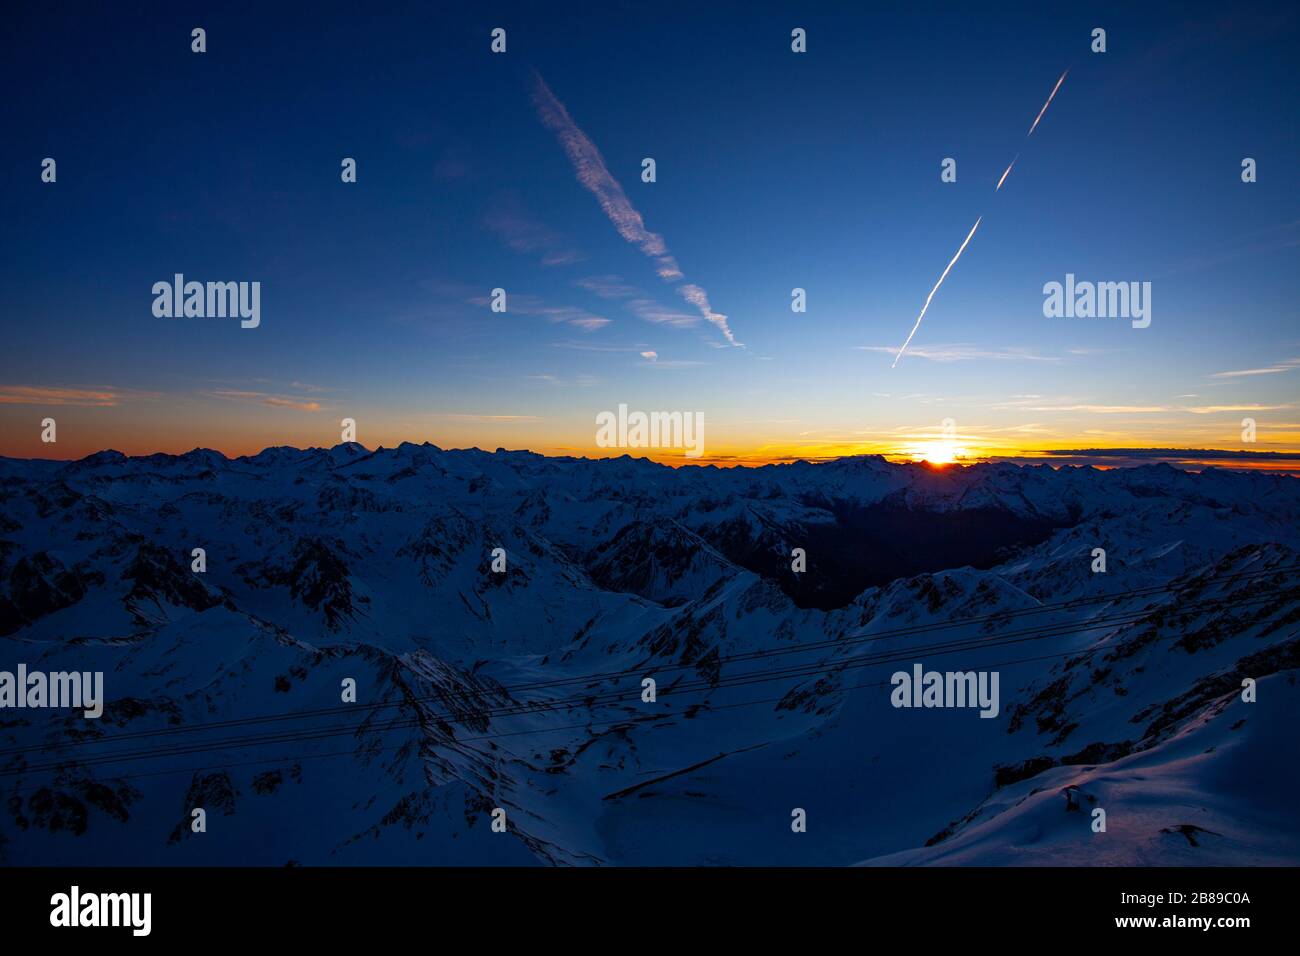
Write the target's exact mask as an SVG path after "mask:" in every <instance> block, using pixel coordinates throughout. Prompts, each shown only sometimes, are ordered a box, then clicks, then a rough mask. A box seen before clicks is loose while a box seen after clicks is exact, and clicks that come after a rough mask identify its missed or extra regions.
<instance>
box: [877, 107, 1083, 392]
mask: <svg viewBox="0 0 1300 956" xmlns="http://www.w3.org/2000/svg"><path fill="white" fill-rule="evenodd" d="M1058 85H1059V84H1058ZM983 218H984V217H983V216H980V217H979V219H976V220H975V225H973V226H971V227H970V232H969V233H967V235H966V238H965V240H963V242H962V244H961V247H960V248H959V249H958V250H957V254H956V255H955V256H953V257H952V262H949V263H948V268H946V269H944V270H943V275H941V276H939V281H938V282H936V283H935V284H934V288H933V289H931V290H930V294H929V295H927V296H926V297H925V305H923V306H921V314H920V315H918V316H917V317H916V325H914V326H912V331H911V332H909V333H908V334H907V341H906V342H904V343H903V347H902V348H901V349H899V350H898V354H897V355H895V356H894V364H893V365H891V366H889V367H890V368H894V367H895V366H897V365H898V360H899V359H901V358H902V357H903V353H904V352H906V351H907V347H908V345H910V344H911V342H912V336H913V335H915V334H916V330H917V329H919V328H920V327H921V320H922V319H923V318H925V310H926V309H928V308H930V300H931V299H933V298H934V294H935V293H936V292H938V291H939V286H941V285H943V280H944V279H946V278H948V273H949V272H951V271H952V267H953V266H954V265H955V264H956V262H957V260H958V259H960V258H961V254H962V253H963V252H964V251H965V250H966V243H968V242H970V240H971V236H973V235H975V230H976V229H978V228H979V227H980V220H982V219H983Z"/></svg>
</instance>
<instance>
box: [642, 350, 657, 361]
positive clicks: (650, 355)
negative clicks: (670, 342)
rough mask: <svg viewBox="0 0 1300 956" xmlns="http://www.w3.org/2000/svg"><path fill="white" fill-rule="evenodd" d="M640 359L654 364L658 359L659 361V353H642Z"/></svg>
mask: <svg viewBox="0 0 1300 956" xmlns="http://www.w3.org/2000/svg"><path fill="white" fill-rule="evenodd" d="M641 357H642V358H643V359H645V360H646V361H647V362H654V361H658V359H659V353H658V352H642V353H641Z"/></svg>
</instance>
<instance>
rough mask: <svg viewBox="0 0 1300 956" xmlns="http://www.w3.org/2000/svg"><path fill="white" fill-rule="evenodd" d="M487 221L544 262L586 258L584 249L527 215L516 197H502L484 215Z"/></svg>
mask: <svg viewBox="0 0 1300 956" xmlns="http://www.w3.org/2000/svg"><path fill="white" fill-rule="evenodd" d="M483 225H484V226H486V227H487V229H488V230H490V231H491V232H493V233H495V234H496V235H498V236H500V237H501V239H502V241H503V242H505V244H506V245H507V246H509V247H510V248H511V249H513V250H515V251H516V252H520V253H523V254H525V255H536V256H540V258H541V263H542V265H544V266H563V265H571V264H573V263H575V262H581V261H582V259H583V256H582V253H580V252H578V251H577V250H576V249H574V248H573V247H572V246H571V245H570V244H569V243H567V242H565V240H564V239H563V238H562V237H561V236H559V235H558V234H556V233H555V232H554V231H552V230H551V229H550V228H549V227H547V226H545V225H543V224H542V223H540V222H538V221H537V220H535V219H531V218H529V217H528V216H526V215H524V214H523V213H522V212H521V211H520V210H519V208H518V207H517V205H516V204H515V203H514V202H513V201H507V200H498V201H497V203H496V204H494V205H493V206H492V208H491V209H489V210H488V213H487V215H486V216H484V218H483Z"/></svg>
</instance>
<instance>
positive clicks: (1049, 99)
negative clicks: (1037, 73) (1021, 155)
mask: <svg viewBox="0 0 1300 956" xmlns="http://www.w3.org/2000/svg"><path fill="white" fill-rule="evenodd" d="M1069 72H1070V71H1069V70H1066V71H1065V73H1069ZM1065 73H1062V74H1061V78H1060V79H1059V80H1057V81H1056V85H1055V86H1054V87H1052V92H1051V93H1050V94H1048V97H1047V102H1046V103H1044V104H1043V108H1042V109H1041V110H1039V111H1038V115H1037V116H1035V117H1034V125H1033V126H1031V127H1029V132H1028V133H1026V134H1025V138H1026V139H1028V138H1029V137H1030V136H1033V135H1034V130H1036V129H1038V121H1039V120H1040V119H1042V118H1043V114H1044V113H1046V112H1047V108H1048V107H1049V106H1051V105H1052V98H1053V97H1055V96H1056V91H1057V90H1059V89H1060V88H1061V84H1062V83H1064V82H1065Z"/></svg>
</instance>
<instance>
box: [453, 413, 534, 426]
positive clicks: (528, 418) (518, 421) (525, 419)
mask: <svg viewBox="0 0 1300 956" xmlns="http://www.w3.org/2000/svg"><path fill="white" fill-rule="evenodd" d="M433 417H434V418H449V419H451V420H452V421H458V422H483V423H488V424H491V423H496V424H507V425H526V424H529V423H531V422H540V421H542V419H541V418H538V417H537V416H536V415H474V414H466V413H463V412H443V413H439V414H435V415H434V416H433Z"/></svg>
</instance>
